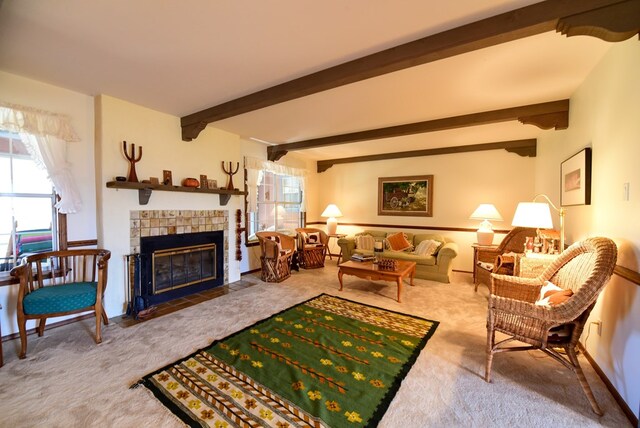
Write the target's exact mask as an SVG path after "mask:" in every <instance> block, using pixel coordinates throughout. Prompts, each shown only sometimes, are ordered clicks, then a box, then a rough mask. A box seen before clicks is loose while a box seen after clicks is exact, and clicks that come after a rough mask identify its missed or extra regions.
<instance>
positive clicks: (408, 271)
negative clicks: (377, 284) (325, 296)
mask: <svg viewBox="0 0 640 428" xmlns="http://www.w3.org/2000/svg"><path fill="white" fill-rule="evenodd" d="M338 267H339V270H338V280H340V291H342V287H343V284H342V276H343V275H354V276H357V277H358V278H362V279H369V280H372V281H375V280H380V281H391V282H395V283H396V284H397V285H398V302H400V294H401V293H402V281H403V279H404V278H405V277H407V276H409V277H410V282H409V285H413V276H414V275H415V273H416V263H415V262H407V261H403V260H398V269H397V270H383V269H378V265H375V264H373V262H354V261H351V260H349V261H346V262H344V263H342V264H340V265H339V266H338Z"/></svg>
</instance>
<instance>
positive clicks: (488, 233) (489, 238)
mask: <svg viewBox="0 0 640 428" xmlns="http://www.w3.org/2000/svg"><path fill="white" fill-rule="evenodd" d="M469 218H470V219H472V220H482V223H480V227H479V228H478V231H477V232H476V235H477V240H478V244H480V245H491V244H493V225H492V224H491V222H489V220H493V221H502V216H501V215H500V213H499V212H498V210H497V209H496V207H495V206H493V204H480V206H478V208H476V210H475V211H474V212H473V213H472V214H471V217H469Z"/></svg>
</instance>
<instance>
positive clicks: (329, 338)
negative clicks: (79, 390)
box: [139, 294, 438, 428]
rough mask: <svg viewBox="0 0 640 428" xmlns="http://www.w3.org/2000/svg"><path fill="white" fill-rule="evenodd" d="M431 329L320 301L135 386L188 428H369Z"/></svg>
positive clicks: (392, 315)
mask: <svg viewBox="0 0 640 428" xmlns="http://www.w3.org/2000/svg"><path fill="white" fill-rule="evenodd" d="M437 326H438V322H437V321H429V320H425V319H422V318H418V317H415V316H411V315H405V314H401V313H397V312H391V311H387V310H384V309H381V308H377V307H374V306H368V305H364V304H361V303H356V302H352V301H349V300H345V299H341V298H338V297H334V296H330V295H326V294H322V295H320V296H317V297H315V298H313V299H310V300H308V301H306V302H303V303H300V304H298V305H296V306H293V307H291V308H289V309H286V310H284V311H282V312H280V313H278V314H275V315H273V316H271V317H269V318H267V319H265V320H262V321H259V322H257V323H256V324H254V325H253V326H251V327H247V328H245V329H244V330H241V331H239V332H237V333H234V334H232V335H230V336H229V337H227V338H225V339H222V340H219V341H216V342H214V343H213V344H212V345H211V346H210V347H208V348H206V349H203V350H200V351H198V352H195V353H194V354H192V355H190V356H188V357H186V358H184V359H182V360H180V361H177V362H175V363H172V364H170V365H168V366H166V367H164V368H162V369H160V370H158V371H156V372H154V373H151V374H149V375H147V376H145V377H144V378H143V379H142V380H141V381H140V382H139V384H140V383H141V384H143V385H144V386H146V387H147V388H148V389H149V390H151V391H152V392H153V394H154V395H155V396H156V397H157V398H158V399H159V400H160V401H161V402H162V403H163V404H164V405H165V406H166V407H167V408H169V409H170V410H171V411H172V412H173V413H174V414H176V415H177V416H178V417H179V418H180V419H181V420H182V421H184V422H185V423H186V424H187V425H190V426H212V427H236V426H240V427H262V426H269V427H280V428H283V427H298V426H302V427H333V428H338V427H361V426H375V425H376V424H377V423H378V422H379V421H380V419H382V416H383V415H384V412H385V411H386V410H387V408H388V407H389V404H390V403H391V400H392V399H393V397H394V395H395V393H396V392H397V390H398V388H400V383H401V382H402V379H403V378H404V377H405V376H406V374H407V373H408V372H409V369H410V368H411V366H412V365H413V363H414V362H415V360H416V358H417V357H418V354H419V353H420V351H421V350H422V348H424V346H425V345H426V343H427V340H428V339H429V338H430V337H431V335H433V333H434V332H435V330H436V328H437Z"/></svg>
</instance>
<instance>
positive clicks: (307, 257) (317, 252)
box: [296, 227, 329, 269]
mask: <svg viewBox="0 0 640 428" xmlns="http://www.w3.org/2000/svg"><path fill="white" fill-rule="evenodd" d="M296 233H297V235H296V237H297V243H298V261H299V262H300V266H302V267H303V268H305V269H315V268H321V267H324V259H325V257H326V255H327V248H328V245H329V236H328V235H327V234H326V233H325V231H324V230H321V229H315V228H312V227H299V228H297V229H296ZM311 236H317V237H318V238H319V240H317V241H313V242H311V240H310V237H311Z"/></svg>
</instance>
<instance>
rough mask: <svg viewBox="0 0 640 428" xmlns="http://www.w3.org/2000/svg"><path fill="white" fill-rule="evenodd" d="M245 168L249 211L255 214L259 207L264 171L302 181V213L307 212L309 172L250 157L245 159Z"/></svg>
mask: <svg viewBox="0 0 640 428" xmlns="http://www.w3.org/2000/svg"><path fill="white" fill-rule="evenodd" d="M244 167H245V168H246V169H247V188H248V195H247V199H248V201H249V203H248V208H247V209H248V211H249V212H255V211H256V209H257V205H258V186H260V183H262V177H263V171H267V172H272V173H274V174H278V175H289V176H293V177H298V178H299V179H300V189H301V190H302V201H301V203H300V211H302V212H306V211H307V193H306V191H305V189H306V182H307V170H306V169H301V168H293V167H291V166H286V165H281V164H279V163H275V162H271V161H266V160H262V159H256V158H252V157H249V156H245V158H244Z"/></svg>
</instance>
